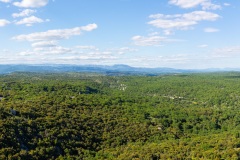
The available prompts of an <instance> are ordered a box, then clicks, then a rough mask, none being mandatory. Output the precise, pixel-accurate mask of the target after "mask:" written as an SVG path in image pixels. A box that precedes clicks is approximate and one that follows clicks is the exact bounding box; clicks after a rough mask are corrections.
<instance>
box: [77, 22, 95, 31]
mask: <svg viewBox="0 0 240 160" xmlns="http://www.w3.org/2000/svg"><path fill="white" fill-rule="evenodd" d="M97 27H98V26H97V24H95V23H93V24H89V25H86V26H83V27H81V30H83V31H92V30H94V29H96V28H97Z"/></svg>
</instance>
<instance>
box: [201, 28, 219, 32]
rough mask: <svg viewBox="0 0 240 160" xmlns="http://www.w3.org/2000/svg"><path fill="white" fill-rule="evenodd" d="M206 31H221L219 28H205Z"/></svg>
mask: <svg viewBox="0 0 240 160" xmlns="http://www.w3.org/2000/svg"><path fill="white" fill-rule="evenodd" d="M204 32H207V33H213V32H219V29H217V28H205V29H204Z"/></svg>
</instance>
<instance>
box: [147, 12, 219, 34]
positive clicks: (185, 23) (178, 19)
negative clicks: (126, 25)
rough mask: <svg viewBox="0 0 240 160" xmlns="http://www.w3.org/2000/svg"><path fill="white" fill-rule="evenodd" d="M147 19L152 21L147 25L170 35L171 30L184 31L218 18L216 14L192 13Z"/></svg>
mask: <svg viewBox="0 0 240 160" xmlns="http://www.w3.org/2000/svg"><path fill="white" fill-rule="evenodd" d="M149 18H151V19H153V20H151V21H149V22H148V24H150V25H153V26H154V27H157V28H162V29H164V30H165V31H164V32H165V33H167V34H168V33H171V31H172V30H174V29H176V30H186V29H190V28H191V27H192V26H194V25H196V24H198V23H199V22H200V21H215V20H217V19H218V18H220V16H219V15H218V14H215V13H212V12H206V11H194V12H190V13H185V14H175V15H164V14H153V15H150V16H149Z"/></svg>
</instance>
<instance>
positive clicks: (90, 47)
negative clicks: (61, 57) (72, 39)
mask: <svg viewBox="0 0 240 160" xmlns="http://www.w3.org/2000/svg"><path fill="white" fill-rule="evenodd" d="M75 48H78V49H83V50H99V49H98V48H97V47H95V46H76V47H75Z"/></svg>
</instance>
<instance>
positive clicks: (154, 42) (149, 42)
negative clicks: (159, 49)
mask: <svg viewBox="0 0 240 160" xmlns="http://www.w3.org/2000/svg"><path fill="white" fill-rule="evenodd" d="M132 40H133V42H134V44H135V45H137V46H160V45H161V43H162V42H166V41H168V39H167V38H166V37H161V36H149V37H143V36H134V37H132Z"/></svg>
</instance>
